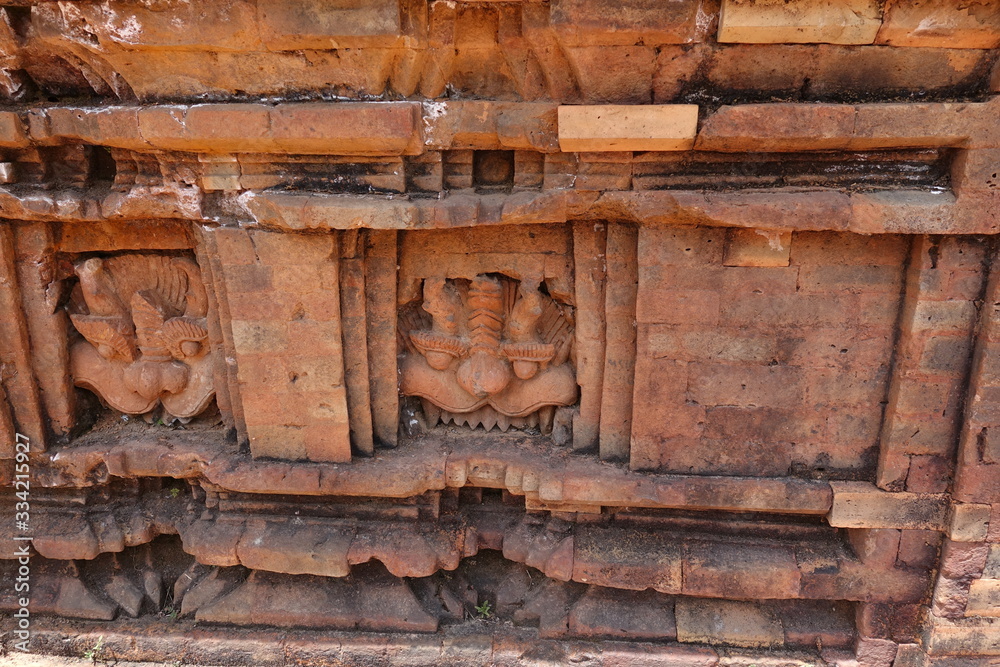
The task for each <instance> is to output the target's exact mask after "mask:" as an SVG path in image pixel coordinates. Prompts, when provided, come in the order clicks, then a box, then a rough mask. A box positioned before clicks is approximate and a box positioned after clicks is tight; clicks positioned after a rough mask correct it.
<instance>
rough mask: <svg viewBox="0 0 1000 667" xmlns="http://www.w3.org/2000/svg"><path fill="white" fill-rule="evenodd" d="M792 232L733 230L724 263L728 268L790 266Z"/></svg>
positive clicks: (727, 239)
mask: <svg viewBox="0 0 1000 667" xmlns="http://www.w3.org/2000/svg"><path fill="white" fill-rule="evenodd" d="M791 248H792V234H791V233H790V232H771V231H767V230H762V229H731V230H729V235H728V236H727V237H726V251H725V256H724V258H723V260H722V263H723V264H724V265H726V266H788V257H789V253H790V252H791Z"/></svg>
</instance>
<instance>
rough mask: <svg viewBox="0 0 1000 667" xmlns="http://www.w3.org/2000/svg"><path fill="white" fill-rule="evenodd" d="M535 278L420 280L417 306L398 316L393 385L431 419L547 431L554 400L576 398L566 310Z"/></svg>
mask: <svg viewBox="0 0 1000 667" xmlns="http://www.w3.org/2000/svg"><path fill="white" fill-rule="evenodd" d="M540 282H541V281H540V280H538V279H524V280H522V281H520V282H518V281H516V280H514V279H512V278H508V277H507V276H498V275H496V274H481V275H478V276H476V277H475V278H474V279H473V280H464V279H456V280H448V279H445V278H443V277H433V278H427V279H425V280H424V283H423V304H422V307H421V305H419V304H417V303H413V304H409V305H408V306H406V307H404V309H403V311H402V312H401V313H400V326H401V329H402V334H403V338H404V342H405V343H406V347H407V354H406V356H405V358H404V359H403V360H402V363H401V366H400V373H401V377H400V387H401V391H402V393H403V395H406V396H418V397H420V399H421V401H422V403H423V408H424V415H425V417H426V418H427V421H428V423H429V424H430V425H434V424H436V423H438V422H441V423H449V422H454V423H456V424H460V425H461V424H468V425H469V426H470V427H473V428H475V427H476V426H480V425H481V426H483V427H485V429H486V430H487V431H488V430H490V429H491V428H493V427H494V426H499V427H500V428H501V430H504V431H506V430H507V429H508V428H510V427H511V426H514V427H518V428H525V427H535V426H540V427H541V428H542V430H543V431H547V430H548V429H549V428H551V424H552V415H553V412H554V410H555V407H556V406H561V405H572V404H573V403H575V402H576V398H577V385H576V377H575V374H574V372H573V368H572V365H571V364H570V363H569V357H570V352H571V348H572V345H573V323H572V313H571V311H570V309H569V307H568V306H564V305H562V304H559V303H557V302H556V301H555V300H553V299H552V298H551V297H549V296H548V295H547V294H545V293H544V292H543V291H542V289H540Z"/></svg>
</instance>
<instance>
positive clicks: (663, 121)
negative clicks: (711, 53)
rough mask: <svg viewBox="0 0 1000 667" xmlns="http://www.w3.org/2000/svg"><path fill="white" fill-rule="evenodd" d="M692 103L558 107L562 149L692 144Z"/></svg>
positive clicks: (661, 148) (673, 148)
mask: <svg viewBox="0 0 1000 667" xmlns="http://www.w3.org/2000/svg"><path fill="white" fill-rule="evenodd" d="M697 129H698V106H697V105H695V104H662V105H641V106H630V105H603V106H602V105H594V106H591V105H581V106H561V107H559V147H560V148H561V149H562V150H564V151H656V150H659V151H679V150H687V149H689V148H691V147H692V146H693V145H694V138H695V134H696V133H697Z"/></svg>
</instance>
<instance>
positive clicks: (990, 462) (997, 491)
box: [954, 255, 1000, 530]
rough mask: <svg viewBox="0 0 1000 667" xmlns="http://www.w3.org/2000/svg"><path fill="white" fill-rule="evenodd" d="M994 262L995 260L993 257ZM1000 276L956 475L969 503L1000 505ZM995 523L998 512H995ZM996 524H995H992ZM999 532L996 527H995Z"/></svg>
mask: <svg viewBox="0 0 1000 667" xmlns="http://www.w3.org/2000/svg"><path fill="white" fill-rule="evenodd" d="M990 261H991V262H993V261H995V260H994V256H992V255H991V257H990ZM998 302H1000V274H998V272H996V271H992V272H991V274H990V277H989V280H988V281H987V284H986V293H985V295H984V300H983V307H982V310H981V313H980V322H979V331H978V336H977V338H976V343H975V345H976V347H975V352H974V354H973V358H972V370H971V377H970V379H969V388H968V399H967V402H966V413H965V423H964V425H963V427H962V429H961V435H960V439H959V446H958V468H957V470H956V473H955V491H954V494H955V499H956V501H958V502H965V503H990V504H994V503H997V502H998V501H1000V485H998V484H997V474H998V473H997V470H998V467H997V464H998V463H1000V444H998V443H997V429H996V428H995V427H996V426H997V419H998V418H1000V411H998V410H997V402H998V400H1000V391H998V390H997V387H998V386H1000V371H998V368H997V360H998V359H1000V354H998V352H1000V346H998V344H997V340H998V338H1000V331H998V325H1000V310H998V308H997V306H996V305H995V304H996V303H998ZM993 514H994V519H995V518H996V517H995V514H996V512H993ZM991 523H992V522H991ZM994 530H995V527H994Z"/></svg>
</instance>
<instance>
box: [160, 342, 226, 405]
mask: <svg viewBox="0 0 1000 667" xmlns="http://www.w3.org/2000/svg"><path fill="white" fill-rule="evenodd" d="M185 363H186V364H187V365H188V370H189V373H188V382H187V386H185V387H184V391H182V392H180V393H179V394H163V395H162V396H160V401H161V402H162V403H163V407H164V409H165V410H166V411H167V412H169V413H170V414H172V415H173V416H175V417H180V418H181V419H187V418H188V417H194V416H195V415H197V414H198V413H200V412H201V411H202V410H204V409H205V408H207V407H208V404H209V403H211V402H212V399H213V398H214V397H215V386H214V378H213V375H212V358H211V356H209V355H205V356H202V357H201V358H199V359H193V360H192V359H187V360H185Z"/></svg>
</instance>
